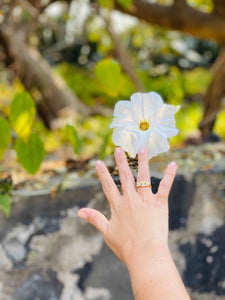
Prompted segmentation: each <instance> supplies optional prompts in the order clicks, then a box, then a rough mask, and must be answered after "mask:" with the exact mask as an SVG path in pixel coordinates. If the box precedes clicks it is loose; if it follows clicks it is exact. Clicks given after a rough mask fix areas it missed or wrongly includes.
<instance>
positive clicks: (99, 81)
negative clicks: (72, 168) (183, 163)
mask: <svg viewBox="0 0 225 300" xmlns="http://www.w3.org/2000/svg"><path fill="white" fill-rule="evenodd" d="M115 1H117V2H118V3H119V4H120V5H122V6H124V8H129V7H130V6H131V5H132V2H133V1H132V0H115ZM153 2H157V3H160V4H163V5H171V3H172V2H173V1H172V0H158V1H153ZM187 2H188V3H189V4H190V5H192V6H194V7H196V8H198V9H200V10H202V11H205V12H210V11H212V9H213V1H212V0H188V1H187ZM97 3H98V5H100V6H101V7H103V8H102V10H103V11H102V13H103V15H104V12H105V10H107V9H108V10H111V9H112V7H113V5H114V1H113V0H99V1H98V2H97ZM57 4H58V5H61V6H60V9H59V10H58V11H59V13H58V14H56V15H54V14H53V15H51V14H50V13H49V11H50V10H51V9H50V8H51V6H52V7H53V11H54V9H55V8H54V5H57ZM95 4H96V3H94V1H92V6H90V7H89V8H90V12H89V13H88V14H87V16H86V19H85V21H84V24H83V27H82V26H81V27H82V28H81V30H80V33H77V32H76V31H72V33H71V34H70V35H69V34H68V32H67V30H68V28H69V23H70V22H72V21H74V20H73V14H72V13H71V12H70V11H69V10H68V7H69V6H68V5H67V4H66V3H64V2H63V1H61V2H59V1H56V3H54V4H52V5H50V7H49V9H50V10H49V9H48V11H47V10H46V11H45V12H44V13H43V15H42V18H40V20H39V24H37V30H35V31H31V34H30V35H29V38H28V40H29V43H30V45H32V46H34V47H38V49H39V50H40V51H41V53H42V54H43V56H44V57H45V58H46V59H47V60H48V61H49V63H50V64H52V68H53V71H54V72H56V73H58V74H60V75H61V76H62V77H63V78H64V79H65V81H66V83H67V84H68V86H69V87H70V88H71V90H72V91H73V92H74V93H75V94H76V95H77V96H78V98H79V99H80V100H81V101H83V102H84V103H85V104H87V105H89V106H92V107H93V106H97V105H102V106H106V107H109V108H113V107H114V105H115V103H116V102H117V101H118V100H123V99H124V100H126V99H129V98H130V96H131V94H132V93H134V92H136V90H135V86H134V83H133V82H132V81H131V79H130V78H129V76H128V75H127V74H126V73H124V71H123V70H122V68H121V66H120V62H119V61H117V60H116V59H115V56H116V55H115V49H114V45H113V41H112V38H111V36H110V34H109V32H108V30H107V28H106V24H105V21H104V19H103V18H102V17H101V14H99V13H98V9H96V8H94V5H95ZM18 5H19V4H18ZM55 7H56V6H55ZM55 11H57V10H55ZM21 14H22V15H21V18H22V21H23V22H24V24H26V22H27V21H28V20H32V17H31V15H30V14H29V13H27V12H26V11H25V9H21ZM78 14H79V11H78V13H77V11H76V13H75V19H76V18H77V15H78ZM105 15H107V14H105ZM123 17H124V16H123ZM123 17H121V16H120V18H121V19H120V20H121V23H120V22H118V24H114V25H117V26H115V27H117V31H116V30H115V33H116V34H117V35H118V38H119V42H120V43H121V44H120V46H121V47H122V48H124V49H125V51H127V55H128V56H129V59H130V61H131V65H133V70H134V72H135V73H136V74H137V76H138V78H139V80H140V81H141V83H142V84H143V86H144V88H145V90H146V92H150V91H156V92H157V93H159V94H160V95H161V96H162V98H163V99H164V101H165V102H167V103H170V104H173V105H181V109H180V111H179V112H178V113H177V115H176V120H177V127H178V129H179V130H180V133H179V134H178V135H177V136H176V137H174V138H173V139H172V140H171V144H177V143H182V142H183V141H184V140H185V139H186V138H187V137H188V135H189V134H192V133H195V132H196V131H197V130H198V124H199V122H200V120H201V118H202V114H203V104H204V103H203V95H204V93H205V92H206V90H207V87H208V85H209V83H210V81H211V78H212V73H211V71H210V67H211V65H212V63H213V62H214V61H215V59H216V57H217V55H218V52H219V49H220V47H219V46H218V45H217V44H215V43H213V42H210V41H203V40H198V39H194V38H191V37H190V36H186V35H184V34H181V33H178V32H174V31H167V30H164V29H160V28H159V27H157V26H151V25H149V24H146V23H144V22H141V21H138V20H136V19H135V20H134V19H133V21H132V24H131V25H129V26H127V27H126V26H124V24H125V23H123V20H122V18H123ZM18 18H19V17H18ZM124 18H125V17H124ZM75 21H76V20H75ZM49 24H50V25H49ZM72 25H73V23H72ZM78 27H79V26H78ZM72 28H73V29H74V28H75V29H76V26H75V25H73V26H72ZM118 28H119V30H118ZM124 28H126V29H124ZM70 30H71V26H70ZM125 53H126V52H125ZM34 94H35V93H34ZM224 120H225V110H224V109H222V110H221V112H220V113H219V116H218V119H217V122H216V125H215V128H214V131H215V133H217V134H218V135H219V136H220V137H221V138H224V139H225V126H224ZM111 121H112V115H111V116H109V117H104V116H100V115H95V116H90V117H89V118H87V119H84V118H82V116H80V117H77V118H76V119H73V120H59V123H60V126H58V127H57V129H54V130H49V129H47V128H46V127H45V126H44V123H43V121H42V120H41V119H40V117H39V116H38V115H37V113H36V107H35V104H34V101H33V99H32V97H31V96H30V95H29V94H28V93H26V92H24V87H23V86H22V85H21V83H20V82H19V80H18V79H17V78H13V77H12V76H11V74H10V73H7V72H6V69H4V68H3V67H2V65H0V134H1V137H2V142H1V145H0V159H2V158H3V155H4V152H5V151H6V149H7V147H14V149H15V150H16V151H17V157H18V161H19V162H20V163H21V165H22V166H23V167H24V168H25V169H26V170H27V172H29V173H31V174H34V173H35V172H37V170H38V169H39V167H40V164H41V161H42V160H43V158H44V155H45V152H47V153H50V152H54V151H56V150H57V149H58V148H60V147H62V146H63V145H64V144H66V145H70V146H71V147H72V149H73V150H74V153H75V157H76V158H77V159H85V158H87V157H93V156H94V157H99V158H101V159H103V158H104V157H105V156H106V155H109V154H111V153H112V151H113V147H114V145H113V144H112V138H111V136H112V130H111V129H109V125H110V123H111ZM70 146H69V147H70ZM0 203H1V200H0ZM2 203H5V204H4V210H5V212H7V211H8V208H9V206H7V205H8V198H7V197H4V198H2ZM0 205H1V204H0Z"/></svg>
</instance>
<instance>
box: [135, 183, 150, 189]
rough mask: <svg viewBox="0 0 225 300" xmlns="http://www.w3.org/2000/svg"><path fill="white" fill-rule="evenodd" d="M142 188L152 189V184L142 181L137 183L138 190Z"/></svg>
mask: <svg viewBox="0 0 225 300" xmlns="http://www.w3.org/2000/svg"><path fill="white" fill-rule="evenodd" d="M140 187H150V188H151V187H152V185H151V183H149V182H146V181H140V182H137V188H140Z"/></svg>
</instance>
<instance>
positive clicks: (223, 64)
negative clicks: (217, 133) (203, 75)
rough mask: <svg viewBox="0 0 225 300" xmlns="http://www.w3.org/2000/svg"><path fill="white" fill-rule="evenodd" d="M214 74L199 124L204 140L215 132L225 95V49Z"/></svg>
mask: <svg viewBox="0 0 225 300" xmlns="http://www.w3.org/2000/svg"><path fill="white" fill-rule="evenodd" d="M213 72H214V76H213V80H212V82H211V83H210V85H209V87H208V90H207V92H206V94H205V97H204V102H205V105H204V114H203V119H202V121H201V122H200V124H199V129H200V130H201V133H202V136H203V137H204V138H207V137H208V136H209V134H210V132H212V130H213V127H214V124H215V121H216V117H217V115H218V112H219V110H220V105H221V101H222V98H223V97H224V95H225V86H224V81H225V49H222V50H221V51H220V53H219V55H218V57H217V59H216V61H215V63H214V67H213Z"/></svg>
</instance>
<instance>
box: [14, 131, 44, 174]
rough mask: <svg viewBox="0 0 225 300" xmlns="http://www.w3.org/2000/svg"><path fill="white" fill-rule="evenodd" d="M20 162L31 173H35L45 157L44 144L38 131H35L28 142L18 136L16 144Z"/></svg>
mask: <svg viewBox="0 0 225 300" xmlns="http://www.w3.org/2000/svg"><path fill="white" fill-rule="evenodd" d="M15 148H16V152H17V159H18V161H19V163H20V164H21V165H22V166H23V167H24V169H26V171H27V172H28V173H30V174H35V173H36V172H37V171H38V169H39V167H40V164H41V162H42V160H43V159H44V156H45V150H44V144H43V142H42V140H41V138H40V136H39V135H38V134H37V133H33V134H32V135H31V136H30V137H29V139H28V141H27V142H24V141H23V140H22V139H21V138H17V140H16V144H15Z"/></svg>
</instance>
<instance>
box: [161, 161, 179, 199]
mask: <svg viewBox="0 0 225 300" xmlns="http://www.w3.org/2000/svg"><path fill="white" fill-rule="evenodd" d="M176 170H177V165H176V163H175V162H171V163H170V164H169V165H168V167H167V169H166V172H165V174H164V176H163V179H162V180H161V182H160V184H159V189H158V193H157V196H158V197H159V198H161V199H163V198H164V199H165V200H166V199H167V198H168V196H169V192H170V189H171V187H172V184H173V181H174V177H175V175H176Z"/></svg>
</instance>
